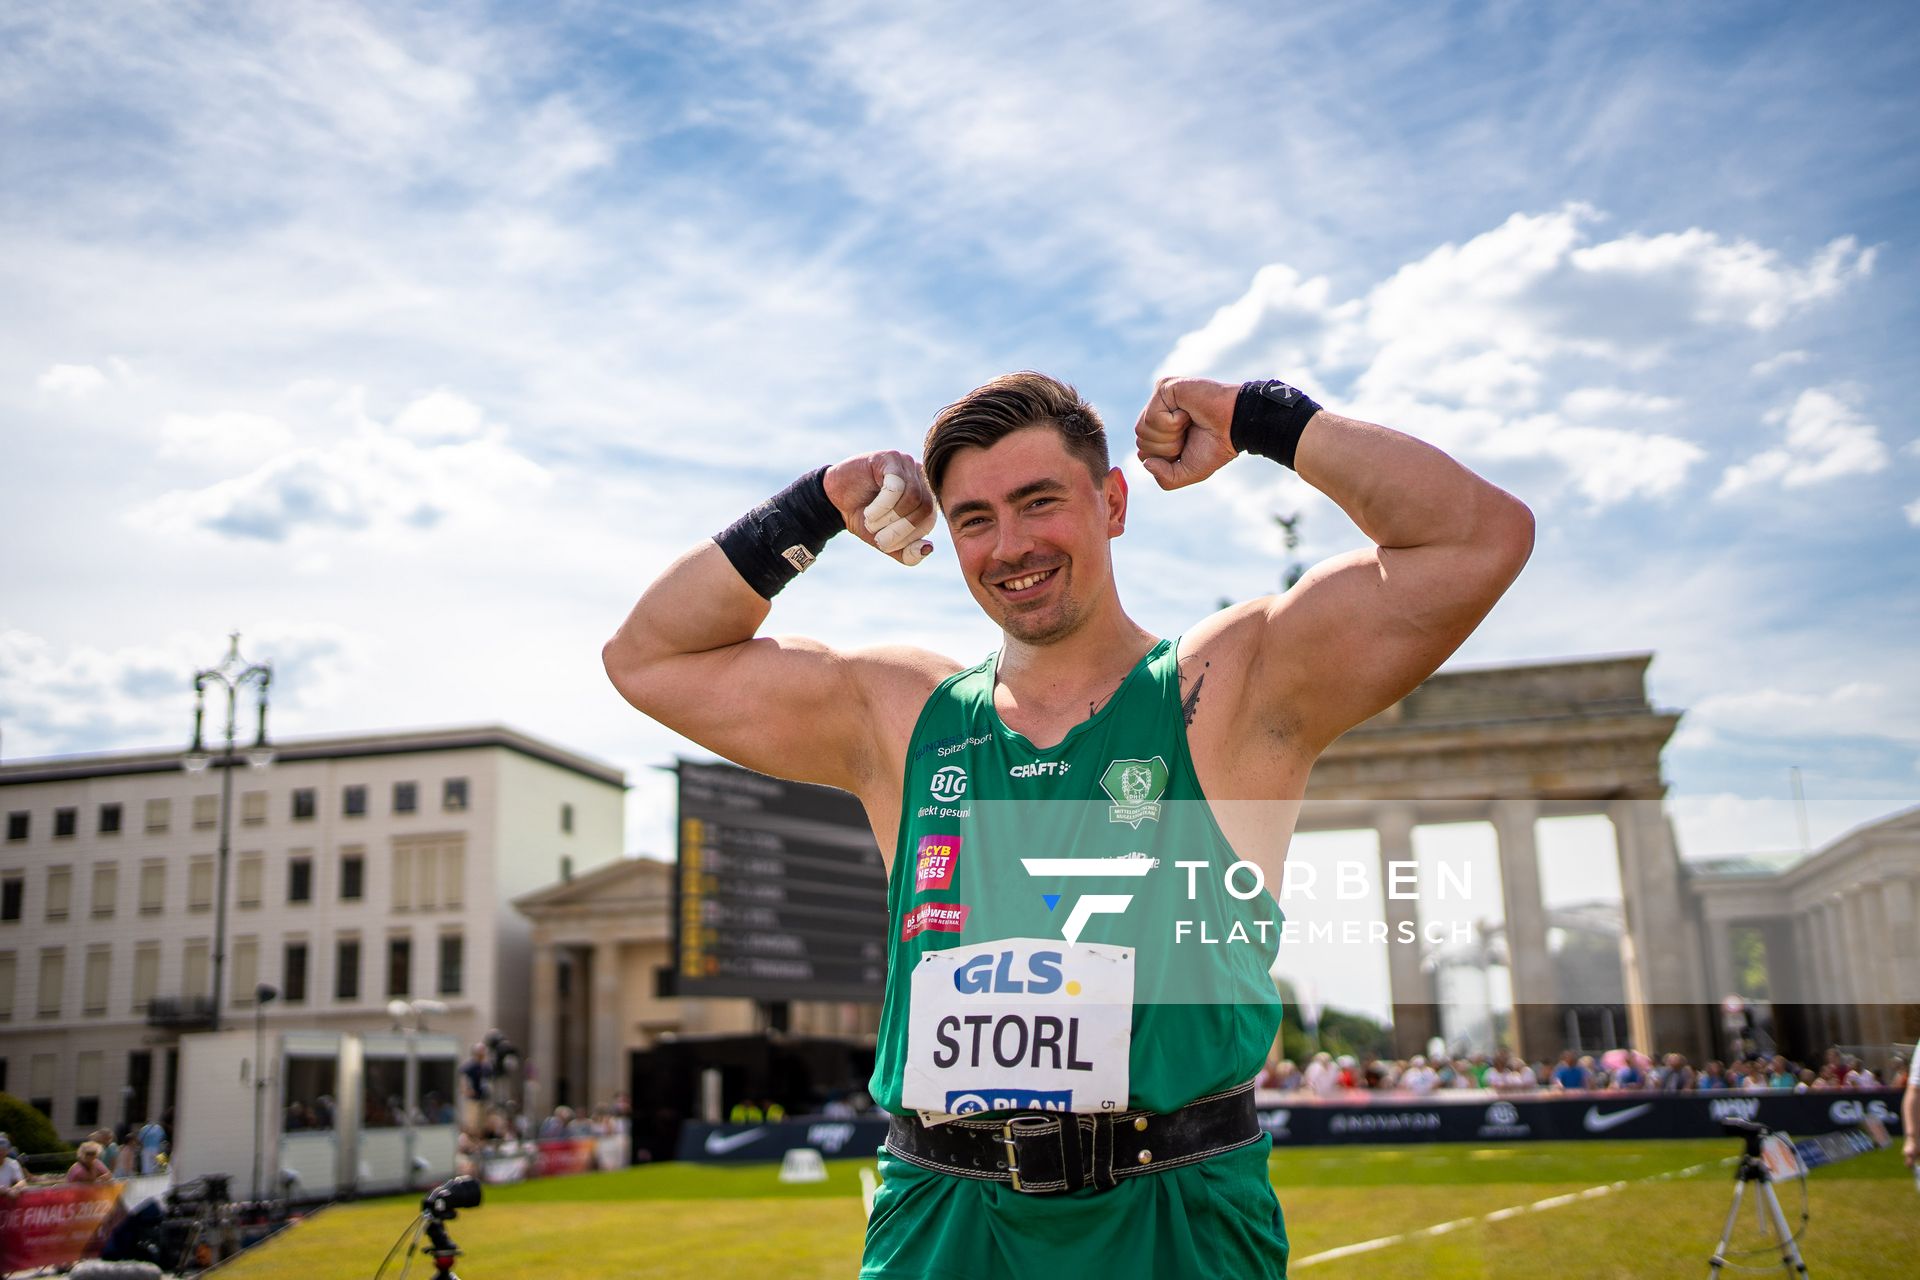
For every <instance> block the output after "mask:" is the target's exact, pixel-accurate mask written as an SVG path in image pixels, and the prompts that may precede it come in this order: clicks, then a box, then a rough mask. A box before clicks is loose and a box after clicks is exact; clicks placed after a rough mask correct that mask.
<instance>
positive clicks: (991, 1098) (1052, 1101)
mask: <svg viewBox="0 0 1920 1280" xmlns="http://www.w3.org/2000/svg"><path fill="white" fill-rule="evenodd" d="M1072 1106H1073V1090H1071V1089H950V1090H948V1091H947V1114H949V1115H956V1116H971V1115H978V1114H979V1113H980V1112H982V1111H1066V1110H1068V1109H1069V1108H1071V1107H1072Z"/></svg>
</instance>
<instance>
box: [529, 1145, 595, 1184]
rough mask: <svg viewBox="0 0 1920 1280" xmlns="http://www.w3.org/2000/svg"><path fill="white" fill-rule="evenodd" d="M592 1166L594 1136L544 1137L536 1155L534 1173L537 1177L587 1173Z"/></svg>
mask: <svg viewBox="0 0 1920 1280" xmlns="http://www.w3.org/2000/svg"><path fill="white" fill-rule="evenodd" d="M592 1168H593V1139H592V1138H542V1139H541V1140H540V1142H539V1144H538V1147H537V1151H536V1154H535V1156H534V1165H533V1173H534V1176H535V1177H537V1178H551V1177H554V1176H556V1175H558V1174H563V1173H586V1172H588V1171H589V1170H591V1169H592Z"/></svg>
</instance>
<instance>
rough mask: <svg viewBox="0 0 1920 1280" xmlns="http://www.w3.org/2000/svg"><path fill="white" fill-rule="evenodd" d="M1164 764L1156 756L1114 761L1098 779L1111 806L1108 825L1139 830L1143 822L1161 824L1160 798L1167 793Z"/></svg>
mask: <svg viewBox="0 0 1920 1280" xmlns="http://www.w3.org/2000/svg"><path fill="white" fill-rule="evenodd" d="M1168 776H1169V775H1168V773H1167V762H1166V761H1165V760H1163V759H1161V758H1160V757H1159V756H1155V757H1153V759H1151V760H1115V761H1114V762H1113V763H1112V764H1110V765H1108V766H1107V771H1106V772H1105V773H1103V774H1101V775H1100V789H1101V790H1102V791H1104V792H1106V793H1107V798H1108V799H1109V800H1111V801H1113V804H1112V805H1111V806H1109V807H1108V809H1107V820H1108V821H1109V822H1124V823H1127V824H1128V825H1129V826H1131V827H1133V828H1134V830H1136V831H1137V830H1139V829H1140V824H1141V823H1142V822H1145V821H1148V820H1150V819H1151V820H1152V821H1155V822H1157V821H1159V820H1160V798H1161V797H1162V796H1164V795H1166V793H1167V780H1168Z"/></svg>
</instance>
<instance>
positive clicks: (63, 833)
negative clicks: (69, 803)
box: [53, 809, 80, 840]
mask: <svg viewBox="0 0 1920 1280" xmlns="http://www.w3.org/2000/svg"><path fill="white" fill-rule="evenodd" d="M79 825H80V811H79V810H78V809H55V810H54V811H53V838H54V839H55V840H67V839H71V838H72V836H73V832H74V829H75V828H76V827H78V826H79Z"/></svg>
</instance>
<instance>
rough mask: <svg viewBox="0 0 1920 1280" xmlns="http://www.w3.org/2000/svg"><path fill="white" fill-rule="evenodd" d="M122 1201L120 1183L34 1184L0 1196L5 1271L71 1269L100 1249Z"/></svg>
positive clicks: (0, 1266)
mask: <svg viewBox="0 0 1920 1280" xmlns="http://www.w3.org/2000/svg"><path fill="white" fill-rule="evenodd" d="M119 1199H120V1184H119V1183H117V1182H93V1183H74V1184H71V1185H60V1186H49V1187H34V1188H32V1189H31V1190H27V1191H23V1192H21V1193H20V1194H19V1195H17V1196H13V1197H6V1196H0V1273H5V1272H9V1271H32V1270H34V1269H35V1268H38V1267H70V1266H72V1265H73V1264H74V1263H76V1262H78V1261H80V1260H81V1259H82V1258H85V1257H88V1256H89V1255H92V1254H96V1253H98V1252H99V1251H100V1242H101V1239H102V1237H104V1236H105V1235H106V1233H107V1228H108V1226H109V1225H110V1224H111V1222H112V1220H113V1216H112V1215H113V1208H114V1205H115V1204H116V1203H118V1202H119Z"/></svg>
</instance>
